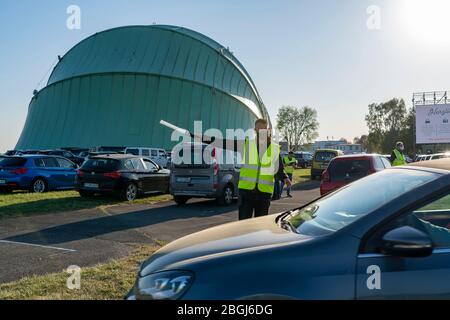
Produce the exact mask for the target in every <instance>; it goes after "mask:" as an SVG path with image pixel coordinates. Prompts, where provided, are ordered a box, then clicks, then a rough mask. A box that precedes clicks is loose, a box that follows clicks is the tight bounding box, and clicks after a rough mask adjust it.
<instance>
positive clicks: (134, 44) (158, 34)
mask: <svg viewBox="0 0 450 320" xmlns="http://www.w3.org/2000/svg"><path fill="white" fill-rule="evenodd" d="M257 118H266V119H269V116H268V113H267V111H266V108H265V107H264V104H263V102H262V100H261V98H260V96H259V94H258V91H257V90H256V87H255V85H254V83H253V81H252V79H251V78H250V76H249V74H248V73H247V71H246V70H245V68H244V67H243V66H242V64H241V63H240V62H239V61H238V60H237V59H236V58H235V57H234V56H233V54H232V53H231V52H230V51H229V50H228V49H227V48H225V47H224V46H222V45H220V44H219V43H217V42H216V41H214V40H212V39H210V38H208V37H206V36H204V35H202V34H200V33H198V32H195V31H192V30H189V29H186V28H181V27H176V26H166V25H152V26H127V27H120V28H115V29H111V30H106V31H103V32H100V33H97V34H95V35H93V36H91V37H89V38H87V39H85V40H83V41H81V42H80V43H79V44H77V45H76V46H75V47H73V48H72V49H71V50H70V51H69V52H68V53H67V54H66V55H65V56H64V57H62V59H60V61H59V63H58V64H57V65H56V67H55V68H54V70H53V72H52V74H51V75H50V77H49V80H48V83H47V86H46V87H45V88H43V89H42V90H41V91H39V92H38V93H36V94H35V96H34V97H33V99H32V100H31V102H30V105H29V108H28V116H27V119H26V122H25V126H24V128H23V131H22V134H21V136H20V138H19V141H18V143H17V146H16V148H17V149H49V148H61V147H96V146H105V145H106V146H142V147H159V148H165V149H169V148H171V147H173V145H174V144H175V143H174V142H171V139H170V136H171V132H170V130H169V129H167V128H165V127H163V126H161V125H160V124H159V121H160V120H166V121H168V122H170V123H173V124H175V125H177V126H179V127H183V128H187V129H190V130H193V129H194V128H193V127H194V121H198V120H201V121H203V129H204V130H206V129H209V128H218V129H220V130H222V131H224V130H225V129H237V128H242V129H245V130H246V129H249V128H252V127H253V124H254V121H255V119H257Z"/></svg>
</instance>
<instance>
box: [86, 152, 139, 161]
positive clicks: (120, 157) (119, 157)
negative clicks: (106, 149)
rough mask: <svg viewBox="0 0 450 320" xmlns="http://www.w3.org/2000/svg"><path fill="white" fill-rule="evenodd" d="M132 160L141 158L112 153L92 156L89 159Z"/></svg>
mask: <svg viewBox="0 0 450 320" xmlns="http://www.w3.org/2000/svg"><path fill="white" fill-rule="evenodd" d="M133 158H141V157H140V156H135V155H132V154H122V153H112V154H100V155H98V156H94V157H92V158H91V159H115V160H123V159H133Z"/></svg>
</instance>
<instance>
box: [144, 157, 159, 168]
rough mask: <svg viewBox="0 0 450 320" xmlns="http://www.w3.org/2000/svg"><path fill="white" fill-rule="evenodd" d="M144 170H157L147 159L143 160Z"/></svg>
mask: <svg viewBox="0 0 450 320" xmlns="http://www.w3.org/2000/svg"><path fill="white" fill-rule="evenodd" d="M144 165H145V170H147V171H156V170H158V168H157V166H156V164H154V163H153V162H152V161H150V160H148V159H144Z"/></svg>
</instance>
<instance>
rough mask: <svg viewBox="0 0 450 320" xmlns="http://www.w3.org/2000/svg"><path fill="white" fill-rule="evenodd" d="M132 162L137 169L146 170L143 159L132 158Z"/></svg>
mask: <svg viewBox="0 0 450 320" xmlns="http://www.w3.org/2000/svg"><path fill="white" fill-rule="evenodd" d="M131 162H132V163H133V167H134V169H135V170H137V171H144V170H145V168H144V164H143V163H142V161H141V159H138V158H136V159H131Z"/></svg>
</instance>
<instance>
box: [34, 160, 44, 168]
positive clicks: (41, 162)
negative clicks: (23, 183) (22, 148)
mask: <svg viewBox="0 0 450 320" xmlns="http://www.w3.org/2000/svg"><path fill="white" fill-rule="evenodd" d="M33 162H34V166H35V167H38V168H44V167H45V163H44V159H42V158H36V159H34V161H33Z"/></svg>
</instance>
